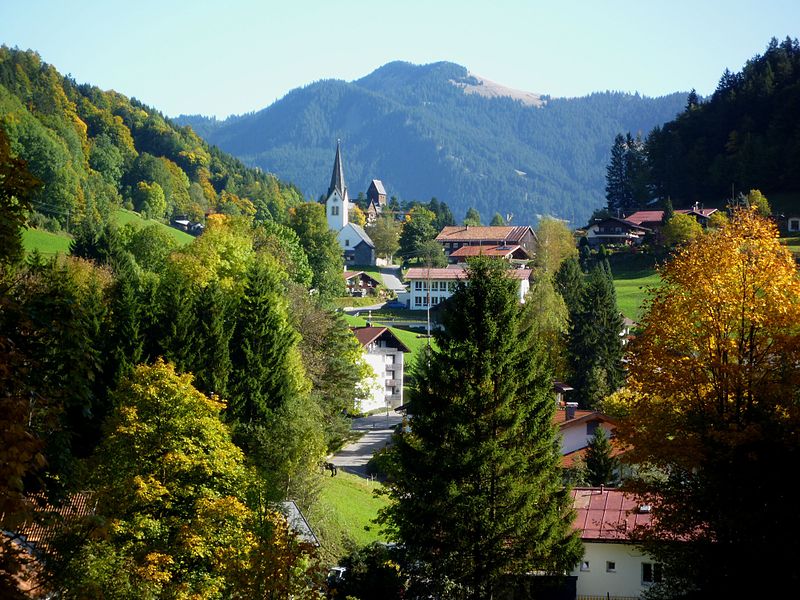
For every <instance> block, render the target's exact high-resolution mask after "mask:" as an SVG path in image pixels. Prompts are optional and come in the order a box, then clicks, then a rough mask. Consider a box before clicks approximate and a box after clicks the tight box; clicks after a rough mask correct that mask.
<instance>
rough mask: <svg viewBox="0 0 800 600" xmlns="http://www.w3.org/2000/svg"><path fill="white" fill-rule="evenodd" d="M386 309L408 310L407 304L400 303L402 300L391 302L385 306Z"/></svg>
mask: <svg viewBox="0 0 800 600" xmlns="http://www.w3.org/2000/svg"><path fill="white" fill-rule="evenodd" d="M383 307H384V308H406V303H405V302H400V300H397V299H395V300H389V302H387V303H386V304H384V305H383Z"/></svg>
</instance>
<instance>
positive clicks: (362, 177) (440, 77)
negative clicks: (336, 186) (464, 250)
mask: <svg viewBox="0 0 800 600" xmlns="http://www.w3.org/2000/svg"><path fill="white" fill-rule="evenodd" d="M506 93H507V94H510V95H508V96H504V95H501V94H506ZM685 98H686V94H685V93H675V94H671V95H669V96H665V97H662V98H646V97H642V96H639V95H638V94H634V95H631V94H626V93H620V92H602V93H595V94H592V95H590V96H586V97H582V98H571V99H565V98H551V97H549V96H546V95H539V94H533V93H526V92H519V91H517V90H510V89H509V88H503V86H501V85H499V84H495V83H493V82H489V81H488V80H485V79H482V78H480V77H478V76H476V75H474V74H471V73H470V72H469V71H468V70H467V69H466V68H465V67H462V66H460V65H457V64H453V63H449V62H437V63H432V64H427V65H414V64H411V63H407V62H399V61H398V62H391V63H389V64H386V65H384V66H382V67H380V68H378V69H376V70H375V71H374V72H372V73H370V74H369V75H367V76H365V77H362V78H361V79H358V80H356V81H352V82H345V81H340V80H323V81H317V82H315V83H312V84H309V85H308V86H305V87H303V88H298V89H295V90H293V91H291V92H289V93H288V94H287V95H286V96H285V97H284V98H282V99H281V100H279V101H277V102H275V103H274V104H272V105H270V106H269V107H267V108H265V109H263V110H261V111H259V112H256V113H253V114H248V115H242V116H237V117H233V118H230V119H228V120H225V121H212V120H210V119H206V118H204V117H198V116H193V117H186V116H182V117H178V118H177V119H176V121H177V122H178V123H181V124H184V125H186V124H188V125H191V126H192V127H193V128H194V129H195V131H197V132H199V133H201V134H202V135H203V136H204V137H205V138H206V139H207V140H208V141H209V142H211V143H213V144H217V145H218V146H219V147H220V148H222V149H224V150H225V151H227V152H230V153H232V154H234V155H236V156H238V157H239V158H240V159H242V160H243V161H244V162H245V163H247V164H250V165H253V166H259V167H261V168H262V169H263V170H265V171H268V172H271V173H275V174H277V175H278V176H279V177H281V178H282V179H284V180H287V181H291V182H293V183H294V184H295V185H297V186H298V187H299V188H300V189H301V190H302V191H303V192H304V193H305V194H306V195H309V196H312V197H318V196H319V195H320V194H322V193H323V192H324V191H325V189H326V186H327V181H328V172H329V170H330V164H331V161H332V157H333V148H334V147H335V143H336V139H341V140H342V145H343V151H344V160H345V163H346V164H345V168H346V176H347V180H348V181H347V183H348V186H349V188H350V192H351V196H356V195H357V194H358V192H361V191H363V192H365V191H366V189H367V187H368V185H369V182H370V180H371V179H373V178H378V179H381V180H382V181H383V182H384V184H385V185H386V187H387V191H388V193H389V194H390V195H396V196H398V197H399V198H400V199H402V200H411V199H418V200H428V199H430V198H431V197H436V198H438V199H439V200H443V201H445V202H447V203H448V204H449V205H450V206H451V207H452V209H453V211H454V213H455V214H456V215H457V216H459V217H460V216H461V215H463V214H464V212H465V211H466V209H467V208H468V207H470V206H475V207H476V208H478V210H479V211H480V212H481V214H482V215H483V217H484V219H486V220H488V219H489V218H491V215H492V214H494V213H495V212H496V211H500V212H502V213H513V214H514V222H516V223H525V222H532V221H534V220H535V219H536V217H537V216H538V215H542V214H551V215H555V216H558V217H561V218H565V219H569V220H570V221H571V223H572V224H573V225H574V226H577V225H581V224H583V223H584V222H585V221H586V219H587V218H588V216H589V215H590V214H591V212H592V211H593V210H594V209H595V208H598V207H600V206H602V205H603V204H604V184H605V181H604V177H605V165H606V163H607V162H608V156H609V149H610V147H611V144H612V142H613V139H614V135H615V134H616V133H618V132H619V131H641V132H642V133H643V134H646V133H647V132H648V131H650V130H651V129H652V128H653V127H655V126H656V125H660V124H661V123H664V122H665V121H668V120H670V119H672V118H673V117H674V116H675V115H676V114H677V113H678V112H679V111H680V110H681V109H682V108H683V105H684V103H685Z"/></svg>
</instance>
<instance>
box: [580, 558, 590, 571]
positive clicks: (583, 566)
mask: <svg viewBox="0 0 800 600" xmlns="http://www.w3.org/2000/svg"><path fill="white" fill-rule="evenodd" d="M588 570H589V561H588V560H582V561H581V571H588Z"/></svg>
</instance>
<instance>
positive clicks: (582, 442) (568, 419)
mask: <svg viewBox="0 0 800 600" xmlns="http://www.w3.org/2000/svg"><path fill="white" fill-rule="evenodd" d="M553 421H554V423H555V424H556V425H558V430H559V433H560V434H561V454H562V455H563V456H564V464H565V466H572V464H573V463H574V461H575V459H576V458H577V457H578V456H583V455H584V454H585V451H586V448H588V447H589V444H590V442H591V441H592V438H593V437H594V432H595V431H596V430H597V428H598V427H602V428H603V429H605V431H606V436H607V437H608V438H609V439H611V438H612V437H613V436H614V429H616V427H617V422H616V420H615V419H613V418H611V417H609V416H608V415H605V414H603V413H601V412H598V411H596V410H578V403H577V402H567V403H566V405H565V406H564V408H559V409H558V410H556V413H555V415H554V417H553Z"/></svg>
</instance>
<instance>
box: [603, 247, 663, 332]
mask: <svg viewBox="0 0 800 600" xmlns="http://www.w3.org/2000/svg"><path fill="white" fill-rule="evenodd" d="M609 263H610V264H611V272H612V273H613V275H614V288H615V289H616V291H617V306H618V307H619V309H620V311H622V314H623V315H625V316H626V317H628V318H629V319H633V320H634V321H637V320H638V319H639V318H640V317H641V308H642V302H643V301H644V299H645V295H646V291H647V289H648V288H651V287H654V286H657V285H658V284H659V282H660V278H659V276H658V273H656V270H655V264H656V260H655V258H654V257H653V256H650V255H647V254H628V253H620V254H613V255H612V256H611V257H610V259H609Z"/></svg>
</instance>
